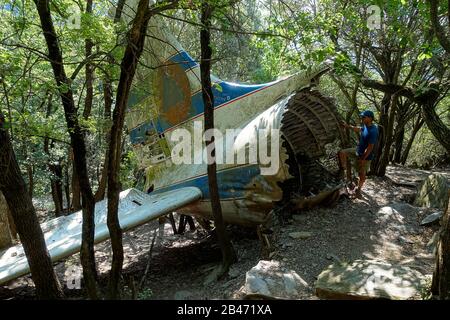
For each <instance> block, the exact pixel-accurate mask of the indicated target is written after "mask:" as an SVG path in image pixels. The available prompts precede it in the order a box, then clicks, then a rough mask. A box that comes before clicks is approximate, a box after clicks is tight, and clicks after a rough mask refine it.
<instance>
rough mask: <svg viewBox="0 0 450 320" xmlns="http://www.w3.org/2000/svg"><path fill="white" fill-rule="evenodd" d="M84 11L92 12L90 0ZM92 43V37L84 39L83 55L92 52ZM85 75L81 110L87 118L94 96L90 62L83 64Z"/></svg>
mask: <svg viewBox="0 0 450 320" xmlns="http://www.w3.org/2000/svg"><path fill="white" fill-rule="evenodd" d="M86 13H87V14H91V13H92V0H86ZM93 46H94V43H93V42H92V39H86V40H85V44H84V48H85V56H86V58H88V57H89V56H90V55H91V54H92V47H93ZM85 76H86V97H85V99H84V110H83V118H84V119H88V118H89V116H90V115H91V110H92V100H93V98H94V87H93V82H94V66H93V65H92V63H91V62H88V63H86V66H85Z"/></svg>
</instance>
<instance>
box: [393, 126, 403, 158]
mask: <svg viewBox="0 0 450 320" xmlns="http://www.w3.org/2000/svg"><path fill="white" fill-rule="evenodd" d="M404 140H405V128H404V127H403V128H401V129H400V131H399V133H398V135H397V137H396V138H395V152H394V157H393V159H392V161H393V162H394V163H397V164H398V163H400V162H401V159H402V150H403V141H404Z"/></svg>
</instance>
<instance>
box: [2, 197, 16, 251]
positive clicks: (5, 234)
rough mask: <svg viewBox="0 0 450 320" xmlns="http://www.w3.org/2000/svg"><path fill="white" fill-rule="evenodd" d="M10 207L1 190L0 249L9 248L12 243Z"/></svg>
mask: <svg viewBox="0 0 450 320" xmlns="http://www.w3.org/2000/svg"><path fill="white" fill-rule="evenodd" d="M9 211H10V210H9V207H8V204H7V203H6V199H5V197H4V196H3V193H2V192H1V191H0V250H3V249H4V248H9V247H10V246H11V245H12V243H13V241H12V240H13V239H12V235H11V231H10V228H9V219H8V215H9V214H10V213H9Z"/></svg>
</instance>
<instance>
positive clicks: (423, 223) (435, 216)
mask: <svg viewBox="0 0 450 320" xmlns="http://www.w3.org/2000/svg"><path fill="white" fill-rule="evenodd" d="M442 214H443V213H442V211H437V212H434V213H432V214H430V215H428V216H427V217H425V218H424V219H423V220H422V221H421V222H420V225H421V226H428V225H430V224H433V223H434V222H436V221H439V219H440V218H441V217H442Z"/></svg>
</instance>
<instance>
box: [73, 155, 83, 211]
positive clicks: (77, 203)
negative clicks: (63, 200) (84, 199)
mask: <svg viewBox="0 0 450 320" xmlns="http://www.w3.org/2000/svg"><path fill="white" fill-rule="evenodd" d="M72 162H73V161H72ZM80 192H81V191H80V182H79V181H78V174H77V167H76V165H75V163H73V165H72V205H71V207H72V210H73V211H79V210H81V197H80Z"/></svg>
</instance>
